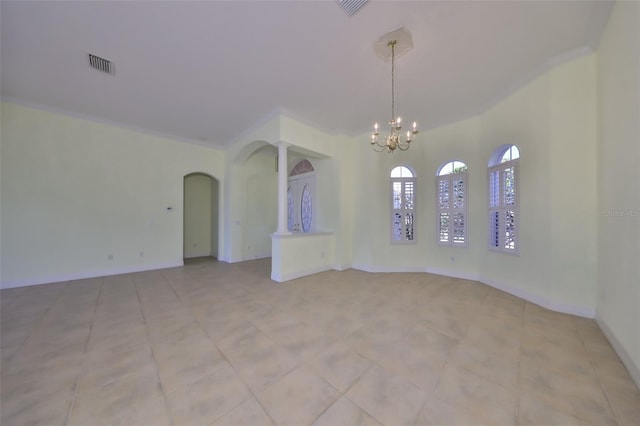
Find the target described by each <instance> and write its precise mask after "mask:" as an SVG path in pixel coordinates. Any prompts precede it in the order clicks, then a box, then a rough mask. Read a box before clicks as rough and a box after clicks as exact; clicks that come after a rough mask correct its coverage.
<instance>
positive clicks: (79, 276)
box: [0, 261, 184, 289]
mask: <svg viewBox="0 0 640 426" xmlns="http://www.w3.org/2000/svg"><path fill="white" fill-rule="evenodd" d="M180 266H184V263H183V261H179V262H174V263H162V264H155V265H143V266H132V267H128V268H116V269H106V270H100V271H86V272H78V273H74V274H69V275H57V276H49V277H44V278H38V279H27V280H21V281H9V282H3V283H2V284H1V285H0V288H1V289H8V288H16V287H28V286H32V285H40V284H52V283H59V282H64V281H75V280H83V279H87V278H99V277H107V276H110V275H122V274H132V273H135V272H145V271H154V270H156V269H167V268H176V267H180Z"/></svg>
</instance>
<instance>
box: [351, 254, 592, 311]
mask: <svg viewBox="0 0 640 426" xmlns="http://www.w3.org/2000/svg"><path fill="white" fill-rule="evenodd" d="M353 268H354V269H358V270H360V271H365V272H426V273H429V274H436V275H443V276H446V277H452V278H460V279H464V280H472V281H479V282H481V283H483V284H486V285H488V286H490V287H493V288H496V289H498V290H502V291H504V292H506V293H509V294H512V295H514V296H516V297H519V298H521V299H524V300H526V301H527V302H531V303H534V304H536V305H539V306H542V307H543V308H546V309H549V310H552V311H556V312H561V313H564V314H571V315H576V316H580V317H585V318H595V317H596V312H595V309H594V308H591V307H588V306H581V305H571V304H568V303H561V302H556V301H554V300H551V299H549V298H547V297H542V296H540V295H537V294H535V293H531V292H527V291H525V290H522V289H519V288H517V287H513V286H511V285H509V284H505V283H501V282H498V281H495V280H492V279H488V278H485V277H482V276H479V275H477V274H473V273H465V272H462V273H461V272H457V271H452V270H448V269H439V268H425V267H405V268H397V267H386V266H383V267H380V266H372V265H364V264H354V265H353Z"/></svg>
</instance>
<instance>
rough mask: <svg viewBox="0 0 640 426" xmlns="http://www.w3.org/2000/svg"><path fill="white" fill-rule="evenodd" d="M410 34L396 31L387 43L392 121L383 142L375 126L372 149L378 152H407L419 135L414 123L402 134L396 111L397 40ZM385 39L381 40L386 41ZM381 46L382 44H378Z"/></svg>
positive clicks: (372, 133) (376, 124)
mask: <svg viewBox="0 0 640 426" xmlns="http://www.w3.org/2000/svg"><path fill="white" fill-rule="evenodd" d="M406 34H408V33H407V32H406V31H405V30H404V29H403V28H401V29H399V30H396V31H394V32H392V33H389V34H387V36H390V37H391V39H389V40H388V41H387V42H386V43H387V48H390V50H391V120H390V121H389V134H388V135H387V136H384V139H383V140H382V142H381V141H380V140H379V139H378V137H379V136H380V133H379V132H378V123H375V124H374V125H373V132H371V147H372V148H373V150H374V151H376V152H382V151H387V152H389V153H392V152H394V151H395V150H396V149H399V150H400V151H406V150H408V149H409V147H410V146H411V142H413V141H414V140H415V138H416V135H417V134H418V125H417V123H416V122H415V121H414V122H413V127H412V130H408V131H407V133H406V138H405V135H403V134H402V126H401V123H402V119H401V118H400V116H397V117H396V111H395V56H396V48H397V46H398V39H399V38H395V36H396V35H399V36H402V35H405V37H406ZM408 37H409V38H408V40H409V41H411V38H410V37H411V36H410V35H408ZM384 39H385V37H383V38H382V39H381V40H384ZM378 44H380V42H378ZM411 47H413V46H412V45H410V46H409V47H408V48H407V47H405V49H404V51H406V50H408V49H410V48H411Z"/></svg>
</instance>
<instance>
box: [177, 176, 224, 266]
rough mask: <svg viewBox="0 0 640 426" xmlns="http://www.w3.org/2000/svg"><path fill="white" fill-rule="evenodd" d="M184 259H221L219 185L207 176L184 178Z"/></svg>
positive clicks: (192, 260) (186, 260)
mask: <svg viewBox="0 0 640 426" xmlns="http://www.w3.org/2000/svg"><path fill="white" fill-rule="evenodd" d="M183 212H184V228H183V231H184V232H183V252H182V253H183V256H182V257H183V258H184V260H185V262H189V263H193V262H195V261H202V260H207V259H209V260H214V259H217V258H218V212H219V182H218V180H217V179H215V178H213V177H211V176H209V175H207V174H205V173H191V174H188V175H186V176H184V209H183Z"/></svg>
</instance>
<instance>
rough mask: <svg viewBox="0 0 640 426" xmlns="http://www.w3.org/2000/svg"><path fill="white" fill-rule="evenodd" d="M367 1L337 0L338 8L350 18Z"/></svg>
mask: <svg viewBox="0 0 640 426" xmlns="http://www.w3.org/2000/svg"><path fill="white" fill-rule="evenodd" d="M367 1H368V0H337V2H338V4H339V5H340V7H341V8H342V9H343V10H344V11H345V12H346V13H347V15H349V16H351V15H353V14H354V13H356V12H357V11H358V10H360V8H361V7H362V6H364V5H365V4H366V3H367Z"/></svg>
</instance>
